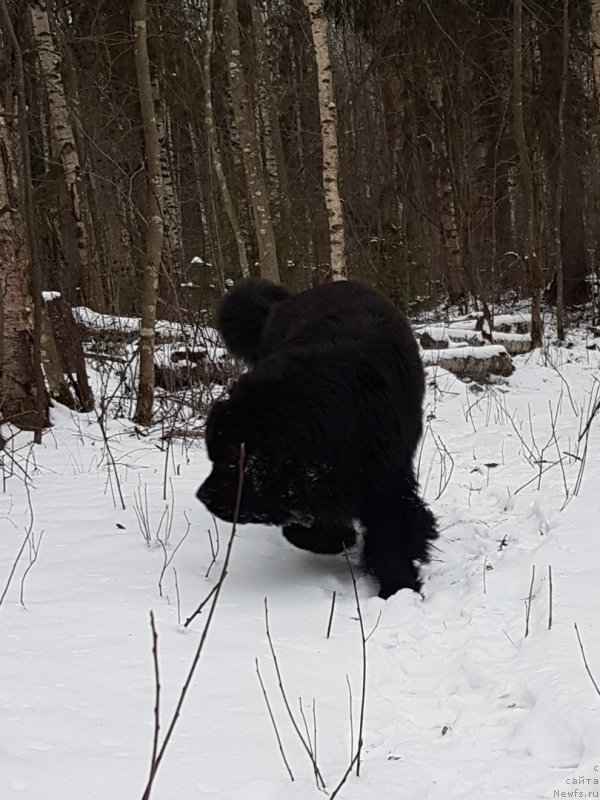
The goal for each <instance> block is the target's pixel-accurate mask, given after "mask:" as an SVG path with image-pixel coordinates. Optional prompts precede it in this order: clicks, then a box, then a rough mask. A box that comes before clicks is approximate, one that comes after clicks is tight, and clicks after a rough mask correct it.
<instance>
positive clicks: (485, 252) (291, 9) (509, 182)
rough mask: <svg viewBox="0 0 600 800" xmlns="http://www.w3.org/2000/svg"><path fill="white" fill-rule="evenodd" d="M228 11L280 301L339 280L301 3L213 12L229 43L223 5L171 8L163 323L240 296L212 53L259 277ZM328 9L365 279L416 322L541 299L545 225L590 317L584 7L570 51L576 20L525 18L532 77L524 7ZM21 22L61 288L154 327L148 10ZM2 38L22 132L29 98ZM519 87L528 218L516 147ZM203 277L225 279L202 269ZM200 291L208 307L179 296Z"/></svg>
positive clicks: (559, 13)
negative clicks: (142, 89) (331, 278)
mask: <svg viewBox="0 0 600 800" xmlns="http://www.w3.org/2000/svg"><path fill="white" fill-rule="evenodd" d="M517 2H518V0H517ZM224 5H229V6H233V9H234V12H235V13H237V16H238V19H239V30H240V36H241V38H240V41H241V63H242V69H243V76H242V77H243V79H244V82H245V87H246V88H247V92H248V96H249V97H248V100H249V104H250V110H251V114H250V115H249V117H248V119H250V121H251V123H253V124H254V127H255V134H256V142H257V146H258V147H259V149H260V163H261V166H262V169H263V170H264V176H265V179H266V183H267V187H268V195H269V197H268V200H269V212H270V216H271V218H272V222H273V227H274V235H275V239H276V250H277V259H278V263H279V268H280V271H281V276H282V280H283V281H284V282H285V283H289V284H291V285H294V286H306V285H310V284H311V283H314V282H318V281H319V280H320V279H322V277H323V276H324V275H325V274H326V273H327V269H328V262H329V246H328V230H327V224H326V212H325V206H324V200H323V189H322V145H321V134H320V125H319V113H318V101H317V79H316V74H315V63H314V55H313V49H312V39H311V32H310V23H309V18H308V14H307V11H306V8H305V5H304V3H303V0H237V1H236V2H235V3H231V1H230V0H229V2H228V3H227V4H225V3H223V2H221V0H215V2H214V8H213V31H212V40H211V41H210V42H208V41H207V30H206V27H207V25H206V23H207V13H208V8H207V3H206V0H204V1H200V2H194V1H193V0H187V1H186V0H169V2H153V3H150V4H149V6H148V45H149V52H150V60H151V69H152V82H153V93H154V101H155V108H156V113H157V123H158V128H159V138H160V146H161V169H162V177H163V185H164V224H165V237H164V242H163V249H162V266H161V277H160V289H159V295H160V306H162V307H160V306H159V315H166V316H169V314H170V313H173V306H176V307H177V308H179V306H181V305H184V306H187V305H189V304H191V305H192V307H194V306H197V305H198V304H199V303H200V304H203V303H205V302H206V299H205V297H204V296H205V295H207V293H208V292H209V291H210V285H211V284H212V286H214V287H215V292H216V293H218V292H219V289H220V288H222V285H223V281H224V280H225V279H226V278H233V279H235V278H237V277H239V276H240V275H241V268H240V257H239V250H238V247H237V246H236V240H235V236H234V231H233V229H232V225H231V221H230V219H229V217H228V214H227V213H226V210H225V208H224V202H223V197H222V193H221V191H220V188H219V182H218V180H217V176H216V175H215V163H214V158H213V157H212V155H211V149H210V143H209V135H208V131H207V127H208V126H207V118H206V103H205V96H204V89H205V85H204V84H205V79H206V70H205V69H204V57H205V49H206V48H207V47H209V49H210V65H209V69H210V81H211V90H212V106H213V116H214V124H215V128H216V134H217V137H218V147H219V150H220V156H221V160H222V167H223V171H224V174H225V179H226V181H227V186H228V189H229V192H230V195H231V199H232V201H233V206H234V212H235V217H236V218H237V220H238V223H239V227H240V232H241V236H242V237H243V241H244V246H245V248H246V252H247V254H248V260H249V263H250V266H251V270H252V271H253V272H254V271H255V267H254V264H255V262H256V261H257V258H258V253H257V246H256V237H255V231H254V229H253V224H252V219H251V213H250V208H249V199H248V186H247V181H246V178H245V175H244V170H243V168H242V153H241V144H240V139H241V137H240V131H238V130H237V128H236V124H235V122H234V115H233V112H232V101H231V86H230V78H229V76H228V71H227V42H226V41H224V16H223V14H224V8H223V6H224ZM326 10H327V11H328V12H329V15H330V20H331V22H332V24H330V52H331V58H332V61H333V69H334V76H333V80H334V87H335V94H336V98H337V113H338V138H339V147H340V170H341V174H340V189H341V195H342V200H343V209H344V215H345V223H346V228H347V231H346V236H347V262H348V266H349V272H350V275H351V276H352V277H357V278H361V279H363V280H366V281H368V282H372V283H375V284H377V285H378V286H379V287H381V288H382V289H383V290H384V291H386V292H387V293H388V294H390V295H391V296H392V297H393V298H394V299H395V300H396V301H397V302H398V303H399V304H401V305H406V304H407V303H409V302H414V301H415V300H417V299H418V298H419V297H422V296H424V295H427V296H429V295H432V296H433V297H434V298H442V297H444V296H449V298H450V300H451V301H452V302H456V301H458V300H460V299H461V298H463V297H464V295H465V294H466V293H470V294H471V295H474V296H478V297H479V299H481V294H482V293H483V294H484V295H485V296H486V297H488V298H492V299H493V298H494V297H497V296H498V294H499V293H501V292H503V291H504V290H507V289H513V290H515V291H516V292H518V293H528V291H529V283H528V281H529V279H528V269H527V263H526V262H527V255H528V242H527V235H528V232H527V227H528V226H527V220H528V215H530V214H531V215H532V218H533V236H534V239H535V241H534V242H533V246H534V247H535V251H536V256H537V258H538V259H539V262H540V265H541V269H542V273H543V280H544V284H545V283H547V282H549V281H550V280H551V279H552V277H553V274H554V272H555V264H556V255H557V249H558V248H560V251H561V253H562V261H563V264H564V273H565V294H566V300H567V302H579V301H581V300H583V299H584V296H585V288H586V283H585V278H586V276H587V275H588V274H589V272H590V270H591V269H593V268H594V265H595V263H596V248H597V243H598V240H599V235H598V234H599V215H598V203H599V199H600V181H599V179H598V173H599V165H600V164H599V155H600V151H599V138H598V137H599V126H598V122H599V113H598V108H599V107H598V95H597V87H596V85H595V82H594V70H593V66H594V59H593V54H594V50H593V30H592V23H593V18H592V15H591V8H590V4H589V3H588V2H584V1H583V0H571V3H570V8H568V23H569V24H568V31H565V25H564V19H563V16H564V15H563V11H564V3H563V0H543V2H539V3H537V2H525V3H523V7H522V69H521V74H520V75H517V76H515V59H514V44H515V35H514V33H515V31H514V13H513V12H514V9H513V3H511V2H508V1H505V0H444V2H439V1H438V2H436V0H330V2H328V3H327V4H326ZM8 11H9V14H10V16H11V19H12V23H13V26H14V30H15V33H16V36H17V38H18V41H19V44H20V46H21V50H22V54H23V61H24V73H25V74H24V80H25V92H26V98H27V104H28V109H29V119H28V124H29V143H30V151H31V173H32V180H33V187H34V202H35V212H36V217H37V223H38V224H37V235H38V239H39V253H40V260H41V266H42V276H43V286H44V288H45V289H58V290H60V291H62V292H64V293H65V294H66V296H67V298H68V299H69V300H70V301H72V302H76V303H85V304H87V305H89V306H91V307H92V308H94V309H97V310H102V311H111V312H118V313H135V312H136V311H139V309H138V305H139V302H140V300H139V288H138V287H139V284H140V281H139V277H138V272H139V261H140V256H141V254H142V253H143V249H144V220H145V216H146V190H145V176H144V169H145V167H144V158H145V155H144V137H143V128H142V120H141V112H140V98H139V93H138V86H137V82H136V69H135V63H134V52H133V39H132V24H131V8H130V4H129V3H126V2H123V1H122V0H102V1H101V2H97V3H91V2H88V0H66V1H65V2H56V3H53V2H47V3H43V2H33V0H31V1H30V2H29V3H28V2H25V0H9V2H8ZM2 31H3V32H2V44H3V48H2V56H1V57H2V63H1V65H0V74H2V75H3V76H5V77H4V78H3V81H2V83H3V88H2V92H3V94H4V99H3V107H4V109H6V110H7V111H8V110H10V109H11V106H12V103H13V101H12V99H11V96H10V95H11V91H12V88H13V86H14V84H15V82H16V81H17V77H16V75H15V68H14V58H13V56H12V54H11V52H10V50H9V49H8V47H7V46H6V44H7V33H6V29H5V28H4V27H3V29H2ZM566 34H568V42H567V44H568V70H567V72H566V74H563V70H562V68H561V65H562V61H561V51H562V48H563V43H564V39H565V35H566ZM44 61H45V62H46V63H45V65H44V63H43V62H44ZM516 79H518V80H519V81H520V83H521V87H522V94H523V122H524V133H525V143H526V153H525V157H526V159H527V160H528V162H529V165H528V166H529V168H530V170H531V176H532V196H531V197H528V196H527V194H528V193H527V191H524V190H523V177H524V173H525V172H526V171H527V170H525V169H523V153H520V152H519V142H518V141H517V139H518V136H516V135H515V125H514V119H513V117H514V114H513V99H512V98H513V91H514V89H515V85H514V84H515V80H516ZM11 84H12V86H11ZM561 96H562V97H563V109H562V115H563V124H560V116H561ZM65 127H70V128H71V131H70V132H68V131H67V132H66V135H64V136H63V139H62V140H61V139H60V134H59V133H57V132H56V129H57V128H58V129H59V130H60V129H62V130H63V134H65V131H64V128H65ZM73 146H74V148H75V149H76V153H75V154H73V153H70V152H69V151H70V149H71V148H72V147H73ZM561 148H562V161H563V163H562V165H561V164H560V163H559V162H560V160H561ZM69 158H70V159H71V162H72V164H74V166H72V175H71V176H70V177H69V175H68V168H66V167H65V160H68V159H69ZM559 184H562V186H561V187H559ZM559 188H560V191H561V194H562V199H561V203H560V213H559V217H558V225H557V216H556V198H557V191H558V190H559ZM557 234H558V235H557ZM194 257H196V259H202V260H203V262H206V263H207V264H210V265H212V266H210V267H207V266H203V265H201V264H197V265H196V266H191V265H190V262H191V260H192V258H194ZM256 269H257V268H256ZM188 282H192V283H194V284H196V285H198V286H200V287H201V289H193V288H189V287H186V288H182V287H181V284H184V283H188Z"/></svg>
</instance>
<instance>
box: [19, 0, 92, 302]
mask: <svg viewBox="0 0 600 800" xmlns="http://www.w3.org/2000/svg"><path fill="white" fill-rule="evenodd" d="M30 15H31V25H32V30H33V38H34V39H35V43H36V47H37V54H38V58H39V63H40V68H41V71H42V76H43V80H44V85H45V89H46V95H47V97H48V109H49V121H50V133H51V141H52V155H53V156H54V158H55V159H56V161H57V162H58V163H60V165H61V167H62V171H63V176H64V180H65V189H66V197H67V207H68V209H69V212H70V216H71V219H72V222H73V226H74V230H75V240H76V245H77V247H76V252H77V260H78V263H77V264H76V265H75V267H76V270H75V271H76V272H77V277H76V281H77V282H78V283H79V285H80V287H81V290H82V294H83V299H84V302H85V303H88V304H89V305H92V306H96V305H97V303H96V301H97V298H96V297H94V296H92V295H93V294H94V291H93V288H92V287H93V281H92V276H91V265H90V257H89V256H90V253H89V243H88V235H87V230H86V227H85V221H84V219H85V215H84V213H83V208H82V192H81V184H80V180H81V168H80V164H79V155H78V152H77V146H76V143H75V135H74V132H73V126H72V125H71V120H70V116H69V107H68V103H67V96H66V92H65V87H64V85H63V80H62V76H61V74H60V58H59V55H58V53H57V52H56V49H55V47H54V41H53V39H52V32H51V30H50V20H49V17H48V11H47V8H46V3H45V2H44V0H30Z"/></svg>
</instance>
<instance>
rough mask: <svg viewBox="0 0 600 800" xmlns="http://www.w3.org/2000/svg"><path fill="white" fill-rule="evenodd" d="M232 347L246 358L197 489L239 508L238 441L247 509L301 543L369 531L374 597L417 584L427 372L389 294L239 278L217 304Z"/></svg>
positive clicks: (224, 510) (248, 516) (218, 408)
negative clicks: (293, 290)
mask: <svg viewBox="0 0 600 800" xmlns="http://www.w3.org/2000/svg"><path fill="white" fill-rule="evenodd" d="M218 327H219V330H220V332H221V335H222V337H223V340H224V342H225V344H226V346H227V348H228V350H229V351H230V352H231V353H232V354H233V355H234V356H236V357H237V358H240V359H242V360H243V361H244V362H246V364H247V365H248V366H249V367H250V370H249V372H247V373H246V374H244V375H243V376H242V377H241V378H240V380H239V381H238V383H237V384H236V386H235V387H234V389H233V391H232V393H231V396H230V397H229V399H227V400H223V401H220V402H218V403H217V404H216V405H215V406H214V407H213V409H212V411H211V413H210V415H209V418H208V422H207V429H206V444H207V448H208V455H209V457H210V459H211V461H212V462H213V469H212V472H211V474H210V476H209V477H208V478H207V480H206V481H205V482H204V483H203V485H202V486H201V487H200V489H199V490H198V497H199V499H200V500H201V501H202V502H203V503H204V504H205V505H206V506H207V508H208V509H209V511H211V512H212V513H213V514H215V515H216V516H217V517H220V518H221V519H224V520H226V521H231V520H232V518H233V512H234V508H235V505H236V493H237V488H238V459H239V452H240V447H239V446H240V443H242V442H243V443H244V446H245V454H246V455H245V467H244V477H243V488H242V499H241V504H240V510H239V520H238V521H239V522H240V523H247V522H259V523H263V524H266V525H280V526H282V528H283V535H284V536H285V537H286V539H288V540H289V541H290V542H292V543H293V544H294V545H296V546H297V547H301V548H303V549H306V550H311V551H313V552H317V553H339V552H341V551H342V550H343V549H344V547H350V546H351V545H352V544H353V543H354V542H355V539H356V533H355V523H356V522H359V523H360V524H361V525H362V527H363V529H364V531H365V548H364V559H365V563H366V566H367V568H368V569H369V570H370V571H371V572H372V573H373V575H374V576H375V577H376V578H377V579H378V580H379V582H380V585H381V591H380V593H379V594H380V596H381V597H389V596H390V595H392V594H394V592H397V591H398V590H399V589H402V588H404V587H409V588H411V589H414V590H415V591H419V589H420V587H421V581H420V579H419V574H418V569H417V566H416V564H415V561H420V562H425V561H427V560H428V555H429V552H428V551H429V543H430V541H431V540H433V539H435V538H436V536H437V531H436V526H435V518H434V516H433V514H432V513H431V512H430V511H429V509H428V508H427V507H426V506H425V505H424V503H423V501H422V500H421V498H420V497H419V495H418V491H417V482H416V478H415V474H414V470H413V456H414V453H415V449H416V447H417V444H418V442H419V439H420V437H421V432H422V421H421V414H422V403H423V394H424V373H423V366H422V363H421V359H420V356H419V351H418V348H417V345H416V342H415V339H414V337H413V334H412V331H411V329H410V327H409V325H408V323H407V322H406V320H405V319H404V318H403V317H402V315H401V314H400V313H399V312H398V311H397V310H396V309H395V308H394V306H393V305H392V304H391V303H389V302H388V301H387V300H385V299H384V298H383V297H381V296H380V295H379V294H377V293H376V292H374V291H372V290H371V289H368V288H366V287H364V286H361V285H360V284H357V283H353V282H339V283H331V284H325V285H323V286H319V287H317V288H316V289H309V290H308V291H305V292H302V293H300V294H297V295H290V294H288V293H287V292H286V291H285V290H284V289H282V288H281V287H279V286H275V285H273V284H271V283H268V282H266V281H260V282H252V281H246V282H244V283H240V284H239V285H238V286H237V287H236V288H235V289H233V291H232V292H231V293H230V294H229V295H227V296H226V297H225V299H224V300H223V303H222V305H221V309H220V313H219V319H218Z"/></svg>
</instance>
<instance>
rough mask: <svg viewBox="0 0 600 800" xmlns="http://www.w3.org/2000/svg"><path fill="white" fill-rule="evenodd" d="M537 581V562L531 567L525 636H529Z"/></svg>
mask: <svg viewBox="0 0 600 800" xmlns="http://www.w3.org/2000/svg"><path fill="white" fill-rule="evenodd" d="M534 581H535V564H534V565H533V567H532V569H531V584H530V586H529V597H528V598H527V601H526V603H525V606H526V608H527V613H526V614H525V638H527V637H528V636H529V615H530V614H531V600H532V596H533V582H534Z"/></svg>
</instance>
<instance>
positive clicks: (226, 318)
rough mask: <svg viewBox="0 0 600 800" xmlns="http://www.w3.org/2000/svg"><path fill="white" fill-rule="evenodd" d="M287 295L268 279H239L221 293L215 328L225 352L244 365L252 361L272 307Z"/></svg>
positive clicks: (258, 347) (259, 348) (255, 357)
mask: <svg viewBox="0 0 600 800" xmlns="http://www.w3.org/2000/svg"><path fill="white" fill-rule="evenodd" d="M289 296H290V294H289V292H286V290H285V289H284V288H282V287H281V286H276V285H275V284H274V283H269V281H242V282H241V283H239V284H238V285H237V286H236V287H235V289H233V290H232V291H231V292H230V293H229V294H227V295H225V297H224V299H223V302H222V303H221V306H220V308H219V314H218V317H217V327H218V328H219V331H220V333H221V336H222V338H223V341H224V342H225V346H226V347H227V349H228V350H229V352H230V353H231V354H232V355H234V356H235V357H236V358H239V359H241V360H242V361H245V362H246V364H249V365H251V364H254V363H255V362H256V360H257V358H258V357H259V354H260V350H261V342H262V334H263V330H264V327H265V323H266V322H267V319H268V317H269V314H270V313H271V310H272V307H273V306H274V305H275V303H279V302H280V301H281V300H285V299H286V298H288V297H289Z"/></svg>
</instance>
